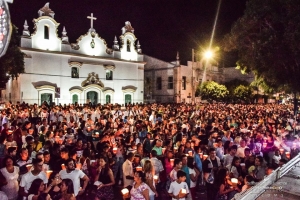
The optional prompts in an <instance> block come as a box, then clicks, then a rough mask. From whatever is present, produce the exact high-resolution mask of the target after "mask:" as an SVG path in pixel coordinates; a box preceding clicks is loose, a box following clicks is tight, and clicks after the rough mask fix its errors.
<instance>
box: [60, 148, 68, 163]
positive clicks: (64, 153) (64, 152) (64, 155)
mask: <svg viewBox="0 0 300 200" xmlns="http://www.w3.org/2000/svg"><path fill="white" fill-rule="evenodd" d="M60 157H61V158H62V159H64V160H67V159H68V158H69V150H68V149H67V148H65V147H64V148H62V149H61V150H60Z"/></svg>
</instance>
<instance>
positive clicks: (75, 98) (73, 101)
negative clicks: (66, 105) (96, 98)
mask: <svg viewBox="0 0 300 200" xmlns="http://www.w3.org/2000/svg"><path fill="white" fill-rule="evenodd" d="M72 103H73V104H76V103H78V95H77V94H73V96H72Z"/></svg>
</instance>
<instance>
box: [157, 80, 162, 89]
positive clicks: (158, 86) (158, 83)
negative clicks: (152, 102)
mask: <svg viewBox="0 0 300 200" xmlns="http://www.w3.org/2000/svg"><path fill="white" fill-rule="evenodd" d="M161 88H162V87H161V77H157V78H156V89H157V90H161Z"/></svg>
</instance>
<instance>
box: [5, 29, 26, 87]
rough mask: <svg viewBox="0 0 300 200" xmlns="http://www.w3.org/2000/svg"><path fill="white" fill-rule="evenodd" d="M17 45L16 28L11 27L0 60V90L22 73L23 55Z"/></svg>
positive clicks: (18, 37) (18, 39)
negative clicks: (7, 44) (7, 42)
mask: <svg viewBox="0 0 300 200" xmlns="http://www.w3.org/2000/svg"><path fill="white" fill-rule="evenodd" d="M19 44H20V36H19V35H18V28H17V27H16V26H14V25H13V28H12V34H11V39H10V43H9V46H8V48H7V51H6V54H5V55H4V56H2V57H1V58H0V69H1V70H0V88H2V89H3V88H5V84H6V83H7V81H8V80H9V79H10V78H17V77H18V76H19V74H20V73H24V53H23V52H22V51H21V50H20V48H19Z"/></svg>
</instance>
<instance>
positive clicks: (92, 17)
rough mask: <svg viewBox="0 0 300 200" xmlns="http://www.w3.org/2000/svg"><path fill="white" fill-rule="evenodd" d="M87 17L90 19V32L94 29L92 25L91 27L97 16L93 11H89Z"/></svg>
mask: <svg viewBox="0 0 300 200" xmlns="http://www.w3.org/2000/svg"><path fill="white" fill-rule="evenodd" d="M87 18H88V19H90V20H91V28H90V30H89V31H90V32H92V31H95V29H94V27H93V22H94V20H96V19H97V18H96V17H94V16H93V13H91V16H87Z"/></svg>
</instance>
